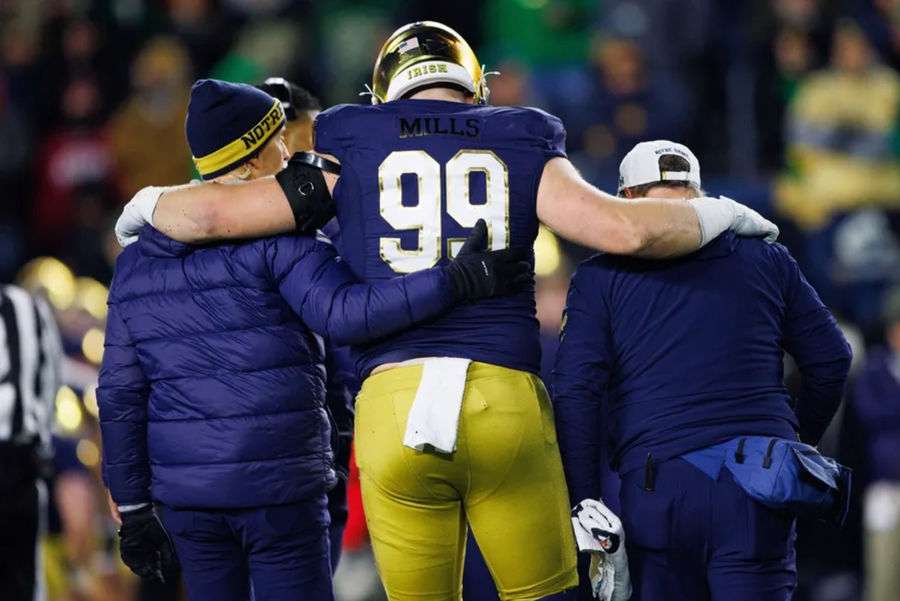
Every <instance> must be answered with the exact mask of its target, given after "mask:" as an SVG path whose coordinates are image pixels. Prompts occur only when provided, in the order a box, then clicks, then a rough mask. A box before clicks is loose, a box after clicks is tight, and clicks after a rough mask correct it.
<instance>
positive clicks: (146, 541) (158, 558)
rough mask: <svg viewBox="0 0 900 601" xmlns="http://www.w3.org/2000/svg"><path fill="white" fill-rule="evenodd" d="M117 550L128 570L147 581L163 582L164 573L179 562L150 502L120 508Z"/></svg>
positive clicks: (170, 540) (167, 534)
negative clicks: (120, 520) (138, 506)
mask: <svg viewBox="0 0 900 601" xmlns="http://www.w3.org/2000/svg"><path fill="white" fill-rule="evenodd" d="M121 516H122V526H121V527H119V540H120V544H119V553H120V554H121V555H122V561H123V562H124V563H125V565H126V566H128V567H129V568H131V571H132V572H134V573H135V574H137V575H138V576H140V577H141V578H146V579H148V580H157V581H159V582H165V581H166V579H165V577H164V576H163V572H168V571H169V570H170V569H172V568H174V567H176V566H177V565H178V557H177V556H176V555H175V547H174V546H173V545H172V539H170V538H169V533H168V532H166V529H165V528H164V527H163V525H162V522H161V521H160V520H159V516H158V515H156V511H155V510H154V509H153V506H152V505H147V506H145V507H141V508H140V509H134V510H132V511H123V512H122V513H121Z"/></svg>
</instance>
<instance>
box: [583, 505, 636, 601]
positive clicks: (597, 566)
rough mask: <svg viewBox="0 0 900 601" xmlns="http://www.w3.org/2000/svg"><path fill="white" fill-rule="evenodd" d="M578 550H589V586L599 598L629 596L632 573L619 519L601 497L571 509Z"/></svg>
mask: <svg viewBox="0 0 900 601" xmlns="http://www.w3.org/2000/svg"><path fill="white" fill-rule="evenodd" d="M572 527H573V528H574V530H575V541H576V543H577V544H578V550H579V551H587V552H590V553H591V572H590V575H591V590H592V591H593V593H594V597H595V598H596V599H600V600H601V601H627V600H628V599H630V598H631V575H630V574H629V571H628V554H627V553H626V552H625V530H624V529H623V528H622V521H621V520H620V519H619V517H618V516H617V515H616V514H615V513H613V512H612V511H610V509H609V508H608V507H607V506H606V505H605V504H604V503H603V501H600V500H596V499H585V500H583V501H582V502H581V503H579V504H578V505H576V506H575V507H574V508H573V509H572ZM610 583H611V584H610Z"/></svg>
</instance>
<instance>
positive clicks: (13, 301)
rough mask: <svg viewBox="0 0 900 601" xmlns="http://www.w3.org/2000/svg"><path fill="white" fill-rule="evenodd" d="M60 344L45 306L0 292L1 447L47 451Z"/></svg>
mask: <svg viewBox="0 0 900 601" xmlns="http://www.w3.org/2000/svg"><path fill="white" fill-rule="evenodd" d="M61 365H62V344H61V343H60V339H59V331H58V330H57V327H56V323H55V322H54V320H53V314H52V312H51V310H50V306H49V305H48V304H47V303H46V302H45V301H43V300H42V299H37V298H35V297H33V296H31V295H30V294H29V293H27V292H26V291H25V290H23V289H21V288H19V287H17V286H0V443H7V442H12V443H14V444H30V443H32V442H33V441H34V440H35V438H39V439H40V442H41V443H42V445H43V446H45V448H49V447H50V428H51V426H52V419H53V414H54V403H55V400H56V393H57V390H58V389H59V383H60V370H61Z"/></svg>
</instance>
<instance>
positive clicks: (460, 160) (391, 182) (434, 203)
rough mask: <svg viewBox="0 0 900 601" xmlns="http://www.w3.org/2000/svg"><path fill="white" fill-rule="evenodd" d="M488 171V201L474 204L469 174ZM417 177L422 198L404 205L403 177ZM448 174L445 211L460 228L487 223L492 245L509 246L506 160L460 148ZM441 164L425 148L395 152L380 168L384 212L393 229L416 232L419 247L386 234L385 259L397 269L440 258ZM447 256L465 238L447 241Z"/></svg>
mask: <svg viewBox="0 0 900 601" xmlns="http://www.w3.org/2000/svg"><path fill="white" fill-rule="evenodd" d="M472 172H482V173H484V179H485V184H486V187H487V189H486V191H485V202H484V203H483V204H472V203H471V202H470V199H469V192H470V190H469V186H470V184H469V174H470V173H472ZM404 174H412V175H415V176H416V178H417V180H418V185H419V202H418V204H416V205H414V206H406V205H404V204H403V190H402V187H401V184H400V178H401V176H403V175H404ZM444 174H445V177H446V184H445V185H446V198H447V215H449V216H450V217H451V218H453V220H454V221H456V222H457V223H458V224H459V225H460V226H461V227H464V228H471V227H474V226H475V223H476V222H477V221H478V220H479V219H484V220H485V222H486V223H487V227H488V247H489V248H490V249H491V250H499V249H501V248H506V246H507V245H508V244H509V170H508V169H507V168H506V163H504V162H503V161H501V160H500V158H499V157H498V156H497V155H496V154H494V153H493V152H491V151H489V150H460V151H459V152H457V153H456V154H455V155H453V158H451V159H450V160H449V161H447V163H446V164H445V165H444ZM442 184H444V182H442V180H441V165H440V164H439V163H438V162H437V161H436V160H434V159H433V158H432V157H431V156H430V155H429V154H428V153H427V152H425V151H424V150H399V151H395V152H392V153H391V154H390V155H388V157H387V158H386V159H385V160H384V162H382V163H381V165H380V166H379V167H378V186H379V189H380V191H381V195H380V207H381V216H382V217H383V218H384V220H385V221H387V222H388V223H389V224H390V225H391V227H393V228H394V229H395V230H413V229H415V230H418V231H419V245H418V248H417V249H416V250H405V249H404V248H403V247H402V246H401V245H400V238H396V237H388V236H385V237H382V238H381V241H380V250H381V258H382V259H383V260H384V261H385V262H386V263H387V264H388V265H390V266H391V269H393V270H394V271H396V272H398V273H411V272H413V271H419V270H420V269H428V268H429V267H432V266H434V264H435V263H437V262H438V260H439V259H440V258H441V254H442V252H443V248H442V247H443V245H444V240H443V237H442V235H441V187H442ZM446 243H447V255H448V256H451V257H452V256H453V255H455V254H456V252H457V251H458V250H459V247H461V246H462V243H463V240H462V239H458V238H457V239H448V240H447V241H446Z"/></svg>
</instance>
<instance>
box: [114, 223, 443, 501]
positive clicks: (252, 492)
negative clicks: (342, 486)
mask: <svg viewBox="0 0 900 601" xmlns="http://www.w3.org/2000/svg"><path fill="white" fill-rule="evenodd" d="M452 301H453V293H452V287H451V285H450V281H449V278H448V277H447V275H446V273H445V272H444V271H443V270H441V269H434V270H426V271H421V272H418V273H415V274H411V275H410V276H406V277H405V278H395V279H393V280H385V281H382V282H378V283H377V284H373V285H369V284H359V283H356V280H355V278H353V276H352V274H351V272H350V271H349V269H348V268H347V266H346V264H345V263H343V262H342V261H341V260H340V259H339V258H338V257H337V254H336V253H335V251H334V249H333V247H332V246H331V245H330V244H328V243H326V242H322V241H319V240H316V239H315V238H311V237H300V236H280V237H276V238H269V239H261V240H254V241H249V242H244V243H238V244H221V245H215V246H208V247H191V246H187V245H184V244H180V243H178V242H175V241H174V240H171V239H169V238H167V237H166V236H164V235H163V234H161V233H159V232H157V231H156V230H154V229H152V228H151V227H149V226H148V227H145V228H144V229H143V230H142V231H141V236H140V240H139V241H138V242H137V243H135V244H133V245H131V246H129V247H128V248H127V249H125V251H124V252H123V253H122V254H121V255H120V257H119V259H118V261H117V263H116V270H115V275H114V277H113V282H112V285H111V287H110V295H109V315H108V318H107V327H106V350H105V353H104V356H103V364H102V366H101V370H100V387H99V390H98V403H99V406H100V425H101V428H102V433H103V447H104V448H103V455H104V476H105V479H106V481H107V483H108V485H109V488H110V491H111V493H112V497H113V499H114V500H115V501H116V502H117V503H118V504H132V503H139V502H145V501H148V500H150V499H151V498H152V499H154V500H156V501H158V502H162V503H164V504H168V505H172V506H176V507H206V508H225V507H254V506H260V505H268V504H278V503H288V502H292V501H296V500H300V499H303V498H308V497H310V496H314V495H318V494H322V493H324V492H325V491H326V490H327V489H328V488H330V487H331V486H333V485H334V482H335V474H334V471H333V469H332V452H331V448H330V437H331V432H330V427H329V420H328V416H327V414H326V411H325V409H324V406H325V383H324V376H325V369H324V366H323V345H322V340H321V338H320V337H319V336H318V335H317V334H321V335H324V336H327V337H328V338H329V339H330V340H332V341H333V342H334V343H335V344H359V343H362V342H367V341H370V340H371V339H374V338H378V337H380V336H384V335H386V334H390V333H392V332H394V331H396V330H399V329H402V328H406V327H409V326H411V325H413V324H414V323H417V322H419V321H421V320H423V319H427V318H429V317H432V316H435V315H437V314H439V313H441V312H442V311H445V310H447V309H448V308H449V307H450V306H451V304H452Z"/></svg>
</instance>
